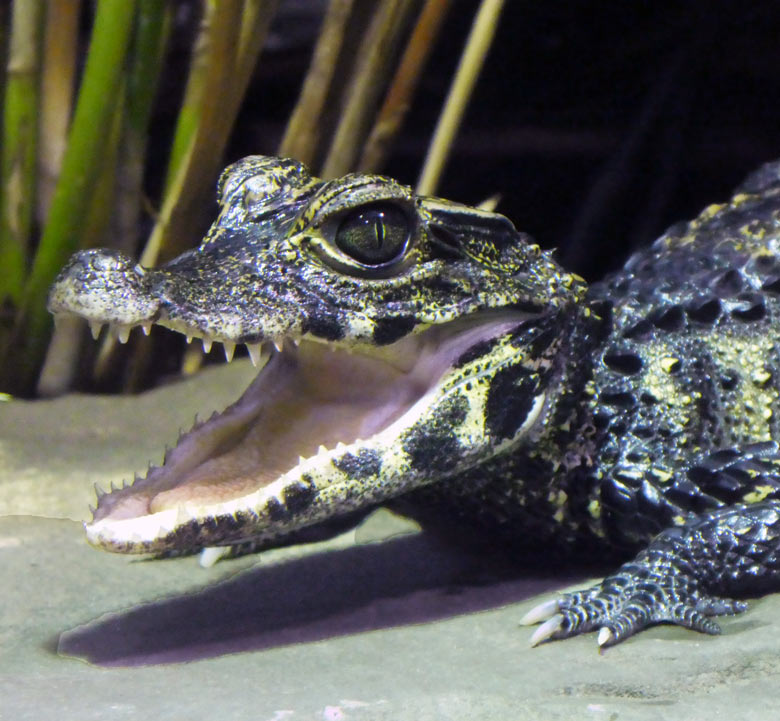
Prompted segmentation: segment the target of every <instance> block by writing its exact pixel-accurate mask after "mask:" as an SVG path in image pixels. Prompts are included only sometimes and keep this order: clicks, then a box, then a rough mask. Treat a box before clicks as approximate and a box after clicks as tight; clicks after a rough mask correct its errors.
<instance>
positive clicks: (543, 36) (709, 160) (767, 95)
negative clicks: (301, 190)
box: [172, 0, 780, 280]
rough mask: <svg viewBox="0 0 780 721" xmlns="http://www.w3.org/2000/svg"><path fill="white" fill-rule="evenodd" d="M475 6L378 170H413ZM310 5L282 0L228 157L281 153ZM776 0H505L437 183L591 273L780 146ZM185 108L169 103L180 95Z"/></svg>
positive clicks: (440, 51) (449, 30)
mask: <svg viewBox="0 0 780 721" xmlns="http://www.w3.org/2000/svg"><path fill="white" fill-rule="evenodd" d="M477 6H478V3H477V2H472V1H466V0H455V2H454V3H453V6H452V10H451V11H450V15H449V18H448V20H447V22H446V24H445V26H444V29H443V31H442V33H441V35H440V38H439V41H438V43H437V46H436V48H435V49H434V51H433V54H432V57H431V60H430V61H429V63H428V66H427V68H426V71H425V73H424V76H423V79H422V81H421V84H420V86H419V88H418V91H417V94H416V97H415V100H414V105H413V107H412V110H411V112H410V114H409V116H408V117H407V120H406V122H405V125H404V127H403V130H402V132H401V135H400V136H399V138H398V139H397V141H396V142H395V144H394V147H393V150H392V154H391V156H390V158H389V160H388V163H387V166H386V168H385V172H386V173H387V174H389V175H392V176H395V177H397V178H399V179H400V180H402V181H403V182H406V183H410V184H414V183H415V181H416V179H417V176H418V173H419V169H420V167H421V164H422V159H423V157H424V153H425V149H426V146H427V143H428V141H429V139H430V137H431V134H432V132H433V129H434V127H435V123H436V119H437V117H438V113H439V110H440V107H441V104H442V101H443V99H444V97H445V96H446V93H447V90H448V88H449V83H450V79H451V77H452V74H453V72H454V69H455V67H456V65H457V62H458V58H459V55H460V52H461V50H462V47H463V44H464V42H465V39H466V35H467V33H468V30H469V27H470V24H471V21H472V18H473V16H474V14H475V12H476V8H477ZM317 7H318V3H316V2H290V1H289V0H288V1H287V2H283V3H282V11H281V13H280V16H279V18H278V19H277V22H276V23H275V26H274V29H273V33H272V37H271V39H270V42H269V47H268V49H267V50H266V52H265V53H264V56H263V58H262V59H261V62H260V65H259V68H258V73H257V76H256V77H255V80H254V82H253V86H252V89H251V90H250V93H249V100H248V102H247V103H246V105H245V107H244V109H243V111H242V114H241V117H240V119H239V122H238V124H237V127H236V130H235V132H234V134H233V140H232V141H231V144H230V148H229V152H228V155H229V157H228V158H227V160H228V161H232V160H234V159H236V158H239V157H241V156H243V155H246V154H249V153H258V152H260V153H273V152H274V149H275V148H276V147H277V146H278V142H279V139H280V137H281V134H282V131H283V127H284V122H285V120H286V118H287V116H288V114H289V112H290V109H291V108H292V106H293V104H294V102H295V100H296V98H297V94H298V91H299V88H300V83H301V78H302V77H303V74H304V72H305V70H306V68H307V66H308V63H309V57H310V53H311V47H312V42H313V40H314V36H315V34H316V32H317V29H318V25H319V18H318V17H317V13H316V9H317ZM778 72H780V3H777V2H756V3H739V2H730V3H725V2H703V1H700V2H675V3H671V2H551V3H533V2H520V1H518V0H507V2H506V5H505V7H504V12H503V15H502V18H501V23H500V27H499V30H498V33H497V36H496V39H495V42H494V45H493V48H492V50H491V52H490V55H489V57H488V60H487V63H486V65H485V68H484V70H483V72H482V75H481V77H480V79H479V82H478V85H477V88H476V92H475V94H474V97H473V99H472V101H471V104H470V106H469V109H468V113H467V115H466V117H465V120H464V123H463V125H462V127H461V130H460V133H459V135H458V138H457V142H456V144H455V147H454V150H453V154H452V156H451V159H450V162H449V163H448V165H447V167H446V170H445V173H444V176H443V179H442V182H441V185H440V188H439V191H438V193H437V194H438V195H441V196H444V197H449V198H451V199H453V200H458V201H461V202H467V203H478V202H480V201H482V200H484V199H485V198H487V197H488V196H490V195H493V194H494V193H496V192H498V193H501V196H502V201H501V203H500V205H499V210H500V211H501V212H503V213H505V214H506V215H508V216H509V217H511V218H512V220H513V221H514V222H515V224H516V225H517V227H518V228H519V229H522V230H524V231H526V232H529V233H531V234H532V235H533V236H535V237H536V238H537V240H538V241H539V242H540V243H541V244H542V245H543V246H545V247H557V248H558V249H559V258H560V259H561V260H562V261H563V262H564V264H565V265H567V266H568V267H569V268H571V269H573V270H576V271H578V272H580V273H581V274H583V275H585V277H587V278H588V279H589V280H593V279H595V278H598V277H601V276H602V275H603V274H604V273H605V272H606V271H609V270H612V269H614V268H616V267H619V266H620V265H621V263H622V262H623V260H624V259H625V257H626V256H627V255H628V253H629V252H630V251H631V249H633V248H636V247H637V246H639V245H641V244H643V243H647V242H649V241H651V240H652V239H653V238H655V237H657V236H658V235H659V234H660V233H661V232H662V231H663V229H664V228H665V227H666V226H668V225H670V224H671V223H672V222H674V221H676V220H680V219H683V218H689V217H691V216H692V215H695V214H696V213H698V212H699V210H700V209H701V208H702V207H704V206H705V205H707V204H708V203H711V202H715V201H722V200H725V199H726V198H727V197H728V196H729V194H730V192H731V190H732V189H733V187H734V186H735V185H736V184H737V183H739V182H740V181H741V180H742V178H743V177H744V176H745V174H746V173H748V172H749V171H750V170H752V169H753V168H754V167H756V166H757V165H759V164H760V163H762V162H765V161H768V160H772V159H773V158H775V157H778V156H780V125H779V124H778V118H779V115H780V114H779V112H778V111H779V110H780V103H778V84H779V81H778V77H777V76H778ZM172 109H175V108H172Z"/></svg>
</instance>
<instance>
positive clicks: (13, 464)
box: [0, 363, 780, 721]
mask: <svg viewBox="0 0 780 721" xmlns="http://www.w3.org/2000/svg"><path fill="white" fill-rule="evenodd" d="M250 376H251V369H250V368H248V367H247V364H244V363H236V364H233V365H232V366H231V367H229V368H218V369H213V370H209V371H207V372H205V373H203V374H202V375H201V376H199V377H198V378H197V379H193V380H189V381H185V382H182V383H177V384H174V385H171V386H169V387H166V388H164V389H161V390H157V391H154V392H151V393H147V394H144V395H141V396H137V397H123V398H107V397H90V396H71V397H68V398H63V399H58V400H52V401H38V402H33V403H30V402H21V401H13V402H8V403H3V404H0V609H1V611H0V719H1V720H2V721H6V720H9V721H11V720H12V721H23V720H25V719H35V720H36V721H46V720H47V719H78V720H79V721H88V720H89V719H101V720H104V719H156V720H163V719H187V721H193V720H197V719H212V718H219V719H226V720H231V719H252V720H256V721H303V720H304V719H317V720H319V721H336V720H341V719H344V720H355V721H358V720H363V719H365V720H368V721H375V720H376V721H378V720H381V719H393V720H394V721H396V720H397V721H405V720H406V719H409V720H410V721H412V720H414V721H423V720H426V719H464V720H466V719H468V720H469V721H477V720H479V719H490V720H494V719H500V720H503V719H540V720H541V719H544V720H545V721H552V720H555V719H594V720H601V719H603V720H604V721H613V720H617V719H642V720H644V719H648V720H650V719H653V720H655V719H674V720H675V721H684V720H687V719H691V720H698V719H729V720H732V719H740V720H744V721H749V720H752V719H776V718H777V717H778V713H779V712H780V643H778V638H779V637H780V595H775V596H770V597H767V598H764V599H760V600H758V601H754V602H752V603H751V607H750V610H749V611H748V612H747V613H746V614H744V615H743V616H740V617H736V618H732V619H725V620H723V621H722V626H723V635H722V636H720V637H706V636H701V635H698V634H694V633H692V632H688V631H685V630H682V629H679V628H674V627H658V628H654V629H651V630H649V631H646V632H644V633H642V634H640V635H639V636H637V637H635V638H633V639H630V640H629V641H627V642H625V643H623V644H621V645H619V646H617V647H615V648H612V649H609V650H608V651H607V652H605V653H604V654H599V653H598V651H597V650H596V641H595V636H594V635H593V634H590V635H587V636H584V637H579V638H575V639H570V640H568V641H565V642H559V643H551V644H547V645H544V646H542V647H539V648H536V649H531V648H530V647H529V646H528V637H529V635H530V630H529V629H526V628H519V627H518V625H517V622H518V619H519V618H521V616H522V615H523V614H524V613H525V611H527V610H528V609H529V608H530V607H532V606H533V605H534V604H536V603H538V602H539V601H540V600H542V599H544V598H547V597H549V595H550V591H551V590H552V589H554V588H557V587H560V586H563V585H566V584H567V583H573V582H574V581H575V579H573V578H571V577H568V578H567V577H566V576H562V575H557V574H555V572H554V571H551V573H550V575H549V576H547V577H543V578H542V577H539V574H538V572H536V573H535V574H534V575H530V576H526V575H519V576H518V575H513V576H508V575H507V573H506V572H505V569H499V568H498V567H496V568H494V567H493V566H492V565H491V564H490V562H489V560H488V559H484V558H479V557H477V556H468V555H465V554H464V553H463V552H462V550H459V549H453V548H450V547H447V546H444V545H443V544H442V543H441V542H440V541H437V540H435V539H433V538H431V537H429V535H428V534H425V533H420V532H418V531H417V530H416V529H415V528H414V527H413V525H412V524H410V523H409V522H407V521H405V520H404V519H399V518H397V517H395V516H392V515H391V514H389V513H387V512H382V511H380V512H378V513H377V514H374V515H373V516H371V517H369V518H368V519H367V520H366V521H365V522H364V523H363V524H362V525H361V526H360V527H359V528H358V529H357V530H355V531H352V532H349V533H347V534H344V535H342V536H340V537H338V538H336V539H333V540H331V541H329V542H327V543H322V544H315V545H311V546H303V547H296V548H289V549H280V550H277V551H271V552H267V553H264V554H261V555H259V556H252V557H245V558H240V559H236V560H232V561H222V562H220V563H218V564H217V565H216V566H214V567H213V568H210V569H202V568H200V567H199V566H198V564H197V560H196V559H194V558H182V559H176V560H168V561H146V560H137V559H130V558H125V557H121V556H113V555H111V554H107V553H102V552H99V551H96V550H93V549H91V548H90V547H89V546H87V544H86V542H85V541H84V539H83V533H82V529H81V524H80V521H81V520H83V519H84V518H86V517H87V515H88V510H87V505H88V504H89V503H91V502H93V500H94V493H93V491H92V484H93V483H94V482H95V481H99V482H100V483H101V484H102V485H107V483H108V482H110V481H111V480H114V481H121V480H122V478H124V477H132V473H133V471H135V470H144V467H145V465H146V462H147V461H148V460H150V459H151V460H152V461H156V462H159V460H160V456H161V451H162V448H163V446H164V444H165V443H166V442H169V443H172V442H173V441H174V440H175V438H176V436H177V434H178V429H179V428H180V427H182V428H186V427H188V426H189V425H190V424H191V422H192V418H193V417H194V414H195V412H196V411H200V412H201V413H204V412H206V411H208V412H209V413H210V411H211V409H209V408H207V407H206V406H205V405H204V404H205V399H208V400H209V401H210V402H211V403H212V404H213V405H214V407H218V406H220V405H224V404H225V403H227V402H228V401H229V400H232V399H233V398H235V397H236V396H237V395H238V392H239V391H240V389H241V387H242V385H243V384H246V382H248V379H249V378H250ZM576 580H577V583H576V584H575V585H577V586H580V585H583V583H586V582H587V579H576Z"/></svg>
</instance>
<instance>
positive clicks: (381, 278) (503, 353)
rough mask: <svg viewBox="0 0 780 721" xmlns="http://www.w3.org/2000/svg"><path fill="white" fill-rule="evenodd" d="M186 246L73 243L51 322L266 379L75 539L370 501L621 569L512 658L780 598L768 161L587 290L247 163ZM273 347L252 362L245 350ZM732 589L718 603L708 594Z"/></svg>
mask: <svg viewBox="0 0 780 721" xmlns="http://www.w3.org/2000/svg"><path fill="white" fill-rule="evenodd" d="M220 202H221V212H220V215H219V217H218V218H217V220H216V221H215V223H214V225H213V226H212V229H211V230H210V232H209V234H208V236H207V237H206V239H205V240H204V242H203V243H202V245H201V246H200V247H199V248H198V249H196V250H193V251H190V252H188V253H185V254H184V255H183V256H180V257H179V258H177V259H176V260H174V261H172V262H170V263H169V264H167V265H166V266H163V267H161V268H157V269H144V268H140V267H139V266H136V265H135V264H134V262H133V261H132V260H131V259H129V258H127V257H126V256H124V255H121V254H119V253H116V252H114V251H106V250H92V251H82V252H81V253H79V254H77V255H76V256H74V258H73V259H72V260H71V261H70V263H69V264H68V266H66V268H65V269H64V270H63V271H62V273H61V274H60V276H59V277H58V279H57V281H56V282H55V285H54V286H53V288H52V292H51V294H50V299H49V307H50V309H51V310H52V312H54V313H75V314H78V315H81V316H83V317H85V318H86V319H87V320H89V321H90V322H91V323H92V324H93V327H94V326H95V325H96V326H97V327H99V326H100V325H101V324H104V323H109V324H111V325H112V326H113V327H114V328H115V330H116V332H117V333H118V334H119V335H120V337H121V336H123V335H126V333H127V332H128V330H129V329H130V328H132V327H134V326H136V325H140V326H144V327H145V328H148V325H149V324H151V323H157V324H160V325H165V326H167V327H169V328H172V329H174V330H176V331H179V332H181V333H184V334H185V335H187V336H189V337H199V338H202V339H203V342H204V346H206V347H208V346H210V345H211V343H212V341H214V340H216V341H221V342H222V343H224V345H225V350H226V353H227V354H228V355H229V356H232V354H233V349H234V348H235V344H238V343H245V344H247V346H248V348H249V354H250V356H251V357H252V360H253V361H254V362H255V363H256V364H262V365H264V367H263V368H262V370H261V371H260V373H259V375H258V378H257V380H256V381H255V382H253V384H252V385H251V386H250V388H249V389H248V390H247V391H246V392H245V394H244V395H243V396H242V397H241V398H240V399H239V401H237V402H236V404H234V405H233V406H231V407H230V408H229V409H227V410H226V411H225V412H224V413H223V414H221V415H219V416H215V417H214V418H212V419H210V420H209V421H207V422H205V423H200V424H196V426H195V427H194V428H193V429H192V430H191V431H190V432H189V433H187V434H185V435H184V436H183V437H182V439H181V441H180V443H179V445H178V446H177V447H176V448H175V449H173V451H171V452H170V453H169V454H168V455H167V456H166V459H165V462H164V464H163V465H162V466H161V467H160V468H155V469H152V470H151V471H150V472H149V474H148V475H147V476H146V477H145V478H142V479H138V480H136V481H135V482H134V483H133V484H132V485H130V486H127V487H125V488H122V489H118V490H115V491H113V492H112V493H110V494H105V495H102V494H101V496H100V498H99V503H98V507H97V510H96V511H95V514H94V518H93V520H92V521H91V522H90V523H89V524H87V535H88V538H89V540H90V542H92V543H94V544H95V545H98V546H100V547H103V548H106V549H108V550H113V551H119V552H130V553H166V552H196V551H200V550H202V549H212V548H214V547H219V548H231V547H232V548H246V547H248V546H251V547H253V548H263V547H267V546H272V545H275V544H278V543H282V542H288V541H289V539H291V538H292V539H294V538H295V537H296V535H295V534H297V533H301V532H302V531H305V530H308V529H317V528H320V527H321V528H325V527H326V524H327V523H328V522H330V521H331V520H333V519H334V518H339V517H345V518H352V517H357V516H359V515H360V514H361V513H365V512H367V511H368V510H370V509H371V508H374V507H376V506H377V505H381V504H395V505H396V506H397V507H400V508H403V509H405V510H407V511H408V512H409V513H411V514H414V513H415V512H416V511H419V512H420V515H425V514H426V513H428V512H431V511H432V512H436V513H438V514H439V515H444V516H446V517H448V518H450V519H452V521H451V522H452V523H454V524H457V523H459V522H460V520H455V519H462V520H463V522H469V523H472V524H475V525H477V526H482V527H484V528H486V529H488V532H489V533H490V534H493V535H494V536H496V537H501V538H508V539H514V540H515V541H516V542H518V543H519V544H520V545H521V546H525V547H527V548H529V549H532V548H533V547H534V546H539V547H544V548H545V549H549V548H550V547H553V546H555V547H556V548H558V549H561V551H562V552H563V553H565V552H566V549H569V548H580V549H582V548H588V549H593V551H592V552H594V553H599V554H600V555H601V556H606V555H614V556H618V557H619V556H622V557H623V558H630V557H631V556H632V555H634V554H637V555H635V556H634V558H633V560H630V561H628V562H627V563H625V564H624V565H623V566H622V567H621V568H620V569H619V570H618V571H617V572H616V573H614V574H613V575H611V576H609V577H607V578H606V579H605V580H604V581H603V582H602V583H601V584H598V585H597V586H595V587H593V588H591V589H586V590H584V591H581V592H577V593H573V594H567V595H564V596H561V597H560V598H557V599H554V600H553V601H551V602H549V603H545V604H543V605H542V606H540V607H538V608H537V609H534V611H532V612H531V613H529V614H528V615H527V616H526V618H525V621H526V622H528V623H534V622H538V621H544V623H543V624H542V625H541V626H540V627H539V629H538V630H537V631H536V633H535V634H534V637H533V640H534V642H541V641H545V640H548V639H552V638H564V637H567V636H571V635H574V634H578V633H581V632H584V631H588V630H592V629H599V636H598V642H599V644H600V645H610V644H613V643H616V642H618V641H620V640H622V639H623V638H625V637H627V636H628V635H630V634H632V633H634V632H636V631H638V630H641V629H642V628H644V627H646V626H647V625H649V624H652V623H656V622H672V623H678V624H681V625H684V626H687V627H690V628H693V629H696V630H699V631H705V632H709V633H717V632H718V626H717V624H716V623H715V622H714V621H713V620H712V618H711V617H712V616H715V615H720V614H728V613H736V612H738V611H741V610H743V608H744V604H743V603H742V602H740V601H734V600H731V599H730V598H729V597H730V596H732V595H734V596H740V595H745V594H753V593H757V592H763V591H768V590H773V589H775V588H777V587H778V586H780V560H778V550H780V537H779V535H778V534H780V446H779V445H778V441H780V415H779V411H780V403H779V402H778V395H779V394H780V349H779V348H778V345H777V341H776V338H777V336H778V329H779V328H780V163H778V164H769V165H767V166H765V167H764V168H762V169H760V170H759V171H758V172H756V173H755V174H753V175H752V176H751V177H750V178H749V179H748V180H747V181H746V182H745V183H744V184H743V185H742V186H741V187H740V188H739V189H738V190H737V192H736V194H735V195H734V197H733V198H732V199H731V201H729V202H728V203H726V204H723V205H716V206H710V207H709V208H707V209H705V210H704V211H703V212H702V214H701V215H700V216H699V217H698V218H696V219H695V220H693V221H691V222H690V223H681V224H679V225H677V226H674V227H672V228H670V229H669V230H668V231H667V233H666V234H665V235H664V236H662V237H661V238H660V239H659V240H658V241H656V243H655V244H654V245H653V246H652V247H650V248H648V249H646V250H644V251H641V252H640V253H638V254H637V255H635V256H634V257H632V258H631V259H630V260H629V262H628V263H627V264H626V266H625V267H624V269H623V270H621V271H620V272H618V273H616V274H614V275H613V276H611V277H609V278H607V279H606V280H604V281H602V282H600V283H597V284H594V285H593V286H591V287H590V288H588V287H587V286H586V285H585V283H584V281H582V279H580V278H578V277H577V276H574V275H572V274H570V273H567V272H565V271H564V270H563V269H562V268H560V267H559V266H558V265H557V264H556V263H555V261H554V260H553V258H552V257H551V255H550V253H548V252H545V251H541V250H540V249H539V248H538V246H536V245H534V244H533V243H532V242H531V240H530V239H529V238H528V237H527V236H524V235H523V234H521V233H518V232H517V231H516V230H515V229H514V228H513V226H512V225H511V223H510V222H509V221H508V220H506V218H503V217H502V216H500V215H497V214H493V213H487V212H484V211H478V210H475V209H472V208H468V207H465V206H460V205H457V204H455V203H449V202H447V201H443V200H439V199H433V198H423V197H418V196H415V195H414V194H413V193H412V192H411V191H410V190H409V189H408V188H406V187H405V186H402V185H399V184H398V183H395V182H394V181H392V180H390V179H387V178H382V177H379V176H369V175H350V176H345V177H344V178H339V179H336V180H332V181H327V182H325V181H321V180H319V179H317V178H313V177H312V176H311V175H310V174H309V173H308V171H307V170H306V168H305V167H304V166H302V165H301V164H299V163H297V162H295V161H291V160H280V159H274V158H263V157H259V156H258V157H251V158H247V159H245V160H243V161H241V162H239V163H237V164H236V165H234V166H231V167H230V168H229V169H228V170H227V171H226V173H225V174H224V176H223V179H222V181H221V184H220ZM269 355H270V360H267V362H266V358H267V356H269ZM722 595H723V596H726V597H721V596H722Z"/></svg>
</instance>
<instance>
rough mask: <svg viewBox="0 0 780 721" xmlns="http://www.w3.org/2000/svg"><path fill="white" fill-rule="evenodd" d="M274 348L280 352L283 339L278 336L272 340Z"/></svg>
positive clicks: (282, 347) (282, 346)
mask: <svg viewBox="0 0 780 721" xmlns="http://www.w3.org/2000/svg"><path fill="white" fill-rule="evenodd" d="M274 348H276V350H277V351H278V352H279V353H281V352H282V351H283V350H284V340H283V339H281V338H279V339H278V340H275V341H274Z"/></svg>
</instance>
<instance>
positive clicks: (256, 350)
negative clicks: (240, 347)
mask: <svg viewBox="0 0 780 721" xmlns="http://www.w3.org/2000/svg"><path fill="white" fill-rule="evenodd" d="M246 349H247V350H248V351H249V357H250V358H251V359H252V365H253V366H254V367H255V368H257V366H259V365H260V359H261V358H262V357H263V349H262V346H261V345H260V343H254V344H249V343H247V344H246Z"/></svg>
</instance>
